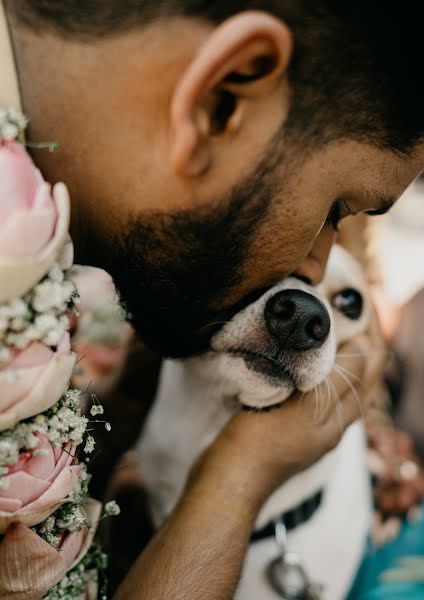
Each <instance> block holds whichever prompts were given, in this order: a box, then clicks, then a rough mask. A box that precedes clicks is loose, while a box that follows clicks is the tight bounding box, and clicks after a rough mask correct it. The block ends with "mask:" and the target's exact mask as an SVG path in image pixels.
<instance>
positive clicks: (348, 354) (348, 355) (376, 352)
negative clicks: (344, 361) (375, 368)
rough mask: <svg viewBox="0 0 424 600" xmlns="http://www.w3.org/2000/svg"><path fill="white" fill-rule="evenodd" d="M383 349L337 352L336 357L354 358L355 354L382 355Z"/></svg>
mask: <svg viewBox="0 0 424 600" xmlns="http://www.w3.org/2000/svg"><path fill="white" fill-rule="evenodd" d="M383 354H384V351H382V350H374V351H371V352H337V353H336V357H339V356H343V357H345V358H356V357H357V356H382V355H383Z"/></svg>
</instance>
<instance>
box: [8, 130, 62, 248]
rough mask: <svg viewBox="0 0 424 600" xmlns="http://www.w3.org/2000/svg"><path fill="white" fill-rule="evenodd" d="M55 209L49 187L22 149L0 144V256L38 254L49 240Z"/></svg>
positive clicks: (12, 145)
mask: <svg viewBox="0 0 424 600" xmlns="http://www.w3.org/2000/svg"><path fill="white" fill-rule="evenodd" d="M55 224H56V207H55V204H54V202H53V199H52V196H51V190H50V185H49V184H48V183H46V182H45V181H44V179H43V178H42V176H41V173H40V171H38V169H36V168H35V166H34V164H33V162H32V161H31V159H30V157H29V155H28V154H27V152H25V150H24V148H23V146H21V145H20V144H17V143H16V142H8V143H3V144H1V145H0V255H1V256H6V257H12V256H13V257H18V256H32V255H34V256H35V255H36V254H38V253H39V252H40V251H41V250H42V249H43V248H44V247H45V246H46V244H47V243H48V242H49V241H50V240H51V238H52V236H53V233H54V230H55Z"/></svg>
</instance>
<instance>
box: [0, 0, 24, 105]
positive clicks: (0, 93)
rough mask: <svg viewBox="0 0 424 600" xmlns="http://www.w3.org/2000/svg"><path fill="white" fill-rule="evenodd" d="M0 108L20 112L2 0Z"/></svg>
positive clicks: (16, 77)
mask: <svg viewBox="0 0 424 600" xmlns="http://www.w3.org/2000/svg"><path fill="white" fill-rule="evenodd" d="M0 107H3V108H15V109H17V110H21V94H20V91H19V82H18V76H17V73H16V67H15V59H14V55H13V49H12V42H11V39H10V34H9V27H8V23H7V17H6V12H5V9H4V6H3V2H2V0H0Z"/></svg>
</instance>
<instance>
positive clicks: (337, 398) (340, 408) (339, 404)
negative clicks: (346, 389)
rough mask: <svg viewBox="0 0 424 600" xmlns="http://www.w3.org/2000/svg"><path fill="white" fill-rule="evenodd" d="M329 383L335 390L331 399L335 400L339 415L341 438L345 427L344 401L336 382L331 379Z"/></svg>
mask: <svg viewBox="0 0 424 600" xmlns="http://www.w3.org/2000/svg"><path fill="white" fill-rule="evenodd" d="M328 383H329V384H330V386H331V389H332V390H333V395H332V396H331V399H332V400H333V403H334V406H335V409H336V415H337V422H338V426H339V434H340V438H341V437H342V435H343V431H344V427H343V416H342V413H343V403H342V402H341V401H340V396H339V394H338V393H337V390H336V388H335V386H334V383H333V382H332V381H331V379H329V380H328Z"/></svg>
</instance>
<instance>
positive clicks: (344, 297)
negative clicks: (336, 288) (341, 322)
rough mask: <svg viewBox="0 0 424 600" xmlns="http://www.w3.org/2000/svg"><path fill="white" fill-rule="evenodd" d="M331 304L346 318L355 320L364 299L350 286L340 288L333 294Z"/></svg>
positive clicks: (360, 310) (360, 311) (360, 312)
mask: <svg viewBox="0 0 424 600" xmlns="http://www.w3.org/2000/svg"><path fill="white" fill-rule="evenodd" d="M332 305H333V306H334V308H335V309H336V310H338V311H339V312H341V313H342V314H343V315H345V317H347V318H348V319H352V321H356V320H357V319H359V317H360V316H361V314H362V308H363V305H364V301H363V299H362V296H361V294H360V293H359V292H357V291H356V290H354V289H352V288H347V289H345V290H342V291H341V292H339V293H338V294H335V295H334V296H333V300H332Z"/></svg>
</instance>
